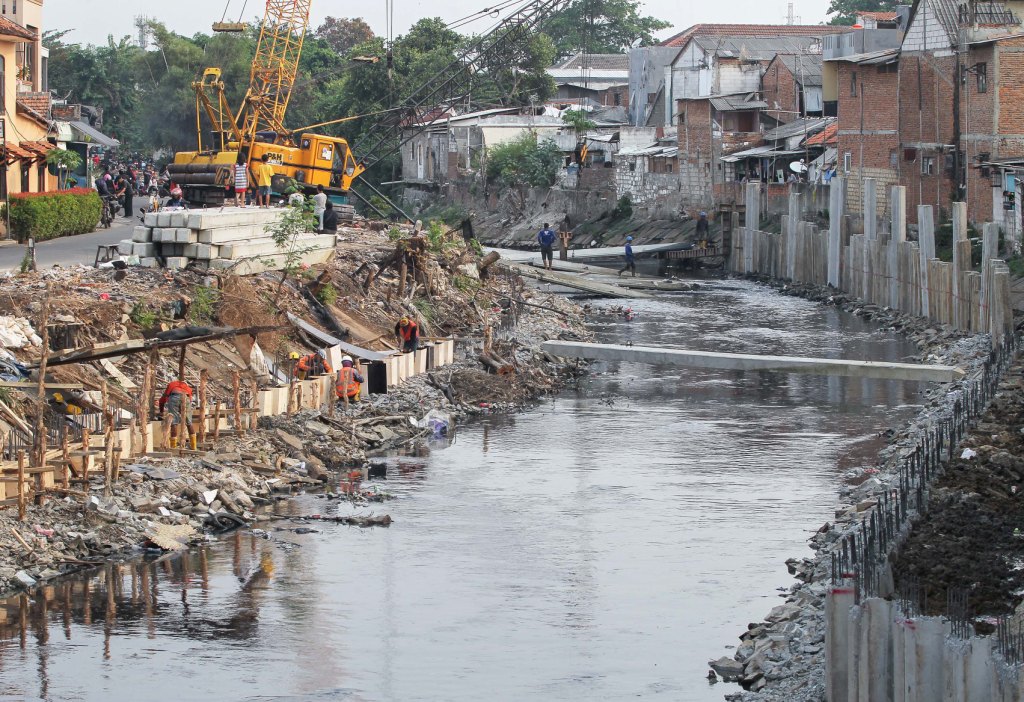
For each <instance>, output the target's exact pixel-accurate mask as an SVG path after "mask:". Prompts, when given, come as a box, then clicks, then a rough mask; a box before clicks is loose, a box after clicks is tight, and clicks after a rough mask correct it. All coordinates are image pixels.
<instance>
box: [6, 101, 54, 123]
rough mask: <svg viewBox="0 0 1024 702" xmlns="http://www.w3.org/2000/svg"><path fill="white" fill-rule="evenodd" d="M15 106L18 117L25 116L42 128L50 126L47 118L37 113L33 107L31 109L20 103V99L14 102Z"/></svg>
mask: <svg viewBox="0 0 1024 702" xmlns="http://www.w3.org/2000/svg"><path fill="white" fill-rule="evenodd" d="M15 106H16V109H17V110H18V114H19V115H25V116H26V117H28V118H29V119H31V120H34V121H35V122H37V123H39V124H40V125H42V126H44V127H49V126H50V118H49V117H47V116H46V115H44V114H41V113H39V112H37V111H36V110H35V109H34V108H33V107H31V106H30V105H27V104H26V103H24V102H22V101H21V99H20V98H19V99H18V100H17V101H15Z"/></svg>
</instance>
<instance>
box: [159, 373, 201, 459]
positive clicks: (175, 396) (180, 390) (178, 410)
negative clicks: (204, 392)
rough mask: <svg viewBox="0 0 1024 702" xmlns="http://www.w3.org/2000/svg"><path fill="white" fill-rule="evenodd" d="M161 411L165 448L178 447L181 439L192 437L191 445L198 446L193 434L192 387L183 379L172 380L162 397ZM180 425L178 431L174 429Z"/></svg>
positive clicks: (192, 446) (193, 447)
mask: <svg viewBox="0 0 1024 702" xmlns="http://www.w3.org/2000/svg"><path fill="white" fill-rule="evenodd" d="M160 413H161V414H162V415H163V429H164V431H163V434H164V437H163V438H164V442H163V447H164V448H176V447H177V446H178V442H179V440H181V441H182V445H184V439H185V438H186V437H190V440H189V445H190V447H191V448H192V449H193V450H194V449H195V447H196V439H195V436H194V435H192V388H191V387H190V386H189V384H188V383H186V382H184V381H182V380H172V381H171V382H170V383H169V384H168V385H167V389H166V390H164V394H163V396H162V397H161V398H160ZM174 427H178V431H177V432H175V431H174Z"/></svg>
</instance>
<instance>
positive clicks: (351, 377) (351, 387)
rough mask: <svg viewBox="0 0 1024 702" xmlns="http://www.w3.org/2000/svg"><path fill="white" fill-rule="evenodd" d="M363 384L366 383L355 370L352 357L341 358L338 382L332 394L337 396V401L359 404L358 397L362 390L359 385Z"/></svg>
mask: <svg viewBox="0 0 1024 702" xmlns="http://www.w3.org/2000/svg"><path fill="white" fill-rule="evenodd" d="M364 382H366V379H365V378H364V377H363V376H362V374H361V373H360V372H359V370H358V369H356V367H355V361H353V360H352V357H351V356H342V358H341V369H340V370H339V371H338V380H337V382H336V383H335V384H334V394H335V395H337V396H338V399H339V400H341V401H342V402H344V401H345V400H346V398H347V400H348V402H359V395H360V393H361V392H362V389H363V386H362V385H361V383H364Z"/></svg>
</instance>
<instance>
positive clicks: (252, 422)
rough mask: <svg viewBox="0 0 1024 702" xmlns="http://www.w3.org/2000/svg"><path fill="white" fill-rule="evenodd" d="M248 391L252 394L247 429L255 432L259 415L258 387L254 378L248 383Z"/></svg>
mask: <svg viewBox="0 0 1024 702" xmlns="http://www.w3.org/2000/svg"><path fill="white" fill-rule="evenodd" d="M249 390H250V392H252V413H251V414H250V415H249V429H250V430H252V431H256V420H257V419H258V417H259V414H260V396H259V391H260V386H259V383H257V382H256V379H255V378H252V379H251V380H250V381H249Z"/></svg>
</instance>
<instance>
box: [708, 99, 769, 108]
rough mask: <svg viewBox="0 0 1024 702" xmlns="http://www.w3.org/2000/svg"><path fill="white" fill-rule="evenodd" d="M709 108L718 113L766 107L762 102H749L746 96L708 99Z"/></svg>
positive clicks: (765, 103)
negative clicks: (709, 101)
mask: <svg viewBox="0 0 1024 702" xmlns="http://www.w3.org/2000/svg"><path fill="white" fill-rule="evenodd" d="M710 100H711V106H712V107H713V108H715V109H716V110H718V111H719V112H737V111H739V110H763V109H766V108H767V107H768V103H767V102H765V101H764V100H749V99H747V96H746V95H722V96H718V97H713V98H710Z"/></svg>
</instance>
